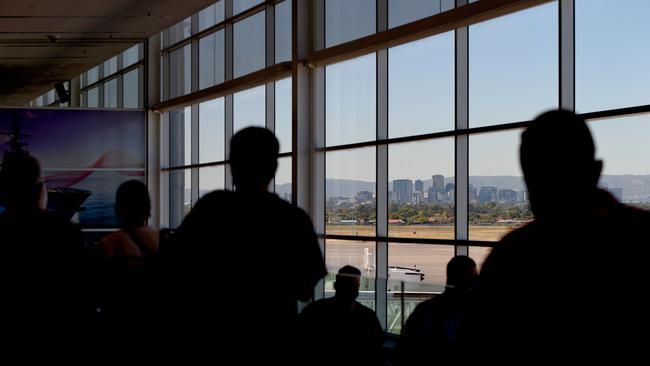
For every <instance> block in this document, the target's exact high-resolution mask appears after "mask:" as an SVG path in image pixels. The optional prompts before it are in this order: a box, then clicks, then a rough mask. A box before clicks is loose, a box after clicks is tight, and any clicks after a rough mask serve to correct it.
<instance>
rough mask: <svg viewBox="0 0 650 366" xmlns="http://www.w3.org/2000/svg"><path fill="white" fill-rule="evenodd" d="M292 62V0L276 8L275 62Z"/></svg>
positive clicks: (286, 0) (287, 0)
mask: <svg viewBox="0 0 650 366" xmlns="http://www.w3.org/2000/svg"><path fill="white" fill-rule="evenodd" d="M283 61H291V0H285V1H283V2H281V3H279V4H278V5H276V6H275V62H276V63H279V62H283Z"/></svg>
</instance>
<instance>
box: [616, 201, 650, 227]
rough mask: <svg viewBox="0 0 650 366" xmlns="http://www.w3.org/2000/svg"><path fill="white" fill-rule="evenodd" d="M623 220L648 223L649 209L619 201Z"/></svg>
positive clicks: (649, 217)
mask: <svg viewBox="0 0 650 366" xmlns="http://www.w3.org/2000/svg"><path fill="white" fill-rule="evenodd" d="M620 208H621V209H620V212H621V216H622V217H623V220H624V221H625V222H628V223H632V224H643V225H644V226H647V225H650V211H646V210H643V209H641V208H638V207H634V206H630V205H626V204H623V203H620Z"/></svg>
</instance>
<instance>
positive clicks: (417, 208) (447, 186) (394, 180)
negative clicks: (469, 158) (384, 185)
mask: <svg viewBox="0 0 650 366" xmlns="http://www.w3.org/2000/svg"><path fill="white" fill-rule="evenodd" d="M454 149H455V144H454V139H453V138H442V139H435V140H428V141H423V142H409V143H402V144H392V145H389V148H388V189H389V192H388V197H389V205H388V219H389V221H388V235H389V236H390V237H400V238H435V239H454V221H455V220H454V217H455V203H454V202H455V198H456V196H455V194H456V190H455V185H454V172H455V168H454Z"/></svg>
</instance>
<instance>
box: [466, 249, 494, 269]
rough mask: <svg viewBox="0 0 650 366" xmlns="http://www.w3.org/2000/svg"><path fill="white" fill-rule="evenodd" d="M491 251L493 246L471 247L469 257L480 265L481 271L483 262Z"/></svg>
mask: <svg viewBox="0 0 650 366" xmlns="http://www.w3.org/2000/svg"><path fill="white" fill-rule="evenodd" d="M491 251H492V248H485V247H469V257H470V258H472V259H473V260H474V262H476V266H477V267H478V269H479V272H480V271H481V268H482V267H483V263H485V260H486V259H487V256H488V255H489V254H490V252H491Z"/></svg>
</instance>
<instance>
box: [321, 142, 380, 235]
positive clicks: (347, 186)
mask: <svg viewBox="0 0 650 366" xmlns="http://www.w3.org/2000/svg"><path fill="white" fill-rule="evenodd" d="M375 160H376V153H375V148H374V147H367V148H361V149H354V150H341V151H332V152H327V153H326V154H325V173H326V180H325V198H326V200H327V201H326V204H325V222H326V223H327V227H326V229H325V232H326V233H327V234H344V235H361V236H373V235H375V226H376V222H377V214H376V209H375V207H376V198H375V197H376V195H375V191H376V186H377V184H376V182H377V179H376V174H375V170H376V165H375Z"/></svg>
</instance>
